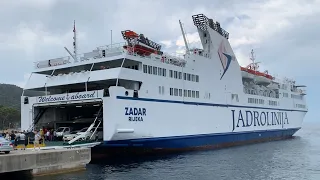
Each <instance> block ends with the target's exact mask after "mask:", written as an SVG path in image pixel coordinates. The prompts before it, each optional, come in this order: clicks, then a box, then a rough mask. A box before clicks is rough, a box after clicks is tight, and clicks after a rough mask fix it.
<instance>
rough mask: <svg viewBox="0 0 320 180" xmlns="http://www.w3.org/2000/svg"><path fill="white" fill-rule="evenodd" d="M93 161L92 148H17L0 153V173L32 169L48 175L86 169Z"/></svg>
mask: <svg viewBox="0 0 320 180" xmlns="http://www.w3.org/2000/svg"><path fill="white" fill-rule="evenodd" d="M90 161H91V149H90V148H76V149H56V150H40V151H31V150H17V151H12V152H11V153H10V154H0V173H7V172H15V171H26V170H30V171H31V174H33V175H46V174H52V173H62V172H69V171H74V170H80V169H85V167H86V165H87V164H88V163H89V162H90Z"/></svg>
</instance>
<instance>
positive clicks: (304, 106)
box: [296, 104, 306, 109]
mask: <svg viewBox="0 0 320 180" xmlns="http://www.w3.org/2000/svg"><path fill="white" fill-rule="evenodd" d="M296 108H303V109H305V108H306V105H304V104H296Z"/></svg>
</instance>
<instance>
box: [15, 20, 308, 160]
mask: <svg viewBox="0 0 320 180" xmlns="http://www.w3.org/2000/svg"><path fill="white" fill-rule="evenodd" d="M192 20H193V23H194V25H195V26H196V28H197V30H198V34H199V37H200V40H201V43H202V49H199V48H193V49H189V45H188V43H187V37H186V35H185V33H184V29H183V27H182V25H181V22H180V21H179V23H180V28H181V31H182V35H183V38H184V42H185V47H186V51H185V53H184V54H182V55H177V54H170V53H166V52H163V51H162V50H161V45H160V44H158V43H156V42H154V41H152V40H150V39H148V38H147V37H146V36H145V35H144V34H141V33H137V32H135V31H133V30H124V31H122V32H121V35H122V37H123V38H124V41H125V42H124V43H118V44H110V45H107V46H101V47H97V48H96V49H94V50H93V51H92V52H87V53H84V54H78V53H77V42H76V29H75V26H74V30H73V31H74V43H73V45H74V52H73V53H71V52H70V51H69V50H68V49H67V48H65V49H66V50H67V52H68V53H69V54H70V56H68V57H61V58H54V59H50V60H45V61H39V62H35V64H34V66H35V69H34V71H33V72H32V73H31V76H30V78H29V80H28V82H27V83H26V85H25V87H24V91H23V94H22V97H21V129H22V130H29V131H30V130H33V129H35V128H36V129H38V128H41V127H44V126H52V127H55V128H58V127H59V126H60V127H61V126H63V127H68V128H73V129H74V130H75V129H77V128H78V129H81V128H84V127H85V126H86V127H87V129H88V130H87V132H89V131H90V132H92V131H94V132H95V131H96V129H97V127H100V128H101V129H102V131H103V133H102V134H103V135H102V137H101V138H100V140H99V142H100V143H99V144H98V145H96V146H94V147H93V151H95V152H97V153H102V154H103V153H106V152H108V151H115V152H120V151H122V150H124V152H129V151H130V152H131V151H132V152H159V151H182V150H193V149H207V148H213V149H214V148H221V147H227V146H233V145H240V144H248V143H255V142H264V141H272V140H279V139H286V138H290V137H292V136H293V135H294V134H295V133H296V132H297V131H298V130H299V129H300V128H301V125H302V123H303V119H304V116H305V115H306V113H307V112H308V108H307V105H306V90H305V86H303V85H297V84H296V82H295V81H294V80H291V79H288V78H278V77H275V76H272V75H271V74H269V73H268V71H260V70H259V65H258V64H259V63H258V62H255V55H254V52H253V51H252V52H251V61H252V63H251V64H249V65H248V66H244V67H242V66H240V65H239V62H238V60H237V58H236V56H235V54H234V52H233V50H232V47H231V45H230V42H229V33H228V32H227V31H226V30H224V29H223V28H222V27H221V26H220V23H219V22H214V21H213V19H210V18H208V17H206V16H205V15H203V14H197V15H193V16H192ZM119 35H120V33H119ZM64 129H66V128H64ZM90 138H91V137H90ZM90 138H89V139H90ZM81 139H82V140H85V139H87V138H86V137H84V136H83V133H82V136H81V135H79V136H77V137H76V138H74V139H73V140H71V141H70V142H69V144H71V143H74V142H76V141H79V140H81Z"/></svg>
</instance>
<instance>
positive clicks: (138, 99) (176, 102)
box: [117, 96, 308, 112]
mask: <svg viewBox="0 0 320 180" xmlns="http://www.w3.org/2000/svg"><path fill="white" fill-rule="evenodd" d="M117 99H124V100H134V101H148V102H162V103H175V104H187V105H199V106H219V107H238V108H253V109H269V110H278V111H298V112H308V111H307V110H298V109H279V108H267V107H257V106H239V105H232V104H214V103H201V102H190V101H175V100H165V99H151V98H134V97H127V96H117Z"/></svg>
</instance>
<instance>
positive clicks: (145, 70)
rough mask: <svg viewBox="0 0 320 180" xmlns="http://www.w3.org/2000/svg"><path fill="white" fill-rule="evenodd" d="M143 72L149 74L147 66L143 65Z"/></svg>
mask: <svg viewBox="0 0 320 180" xmlns="http://www.w3.org/2000/svg"><path fill="white" fill-rule="evenodd" d="M143 72H144V73H147V72H148V70H147V65H143Z"/></svg>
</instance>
